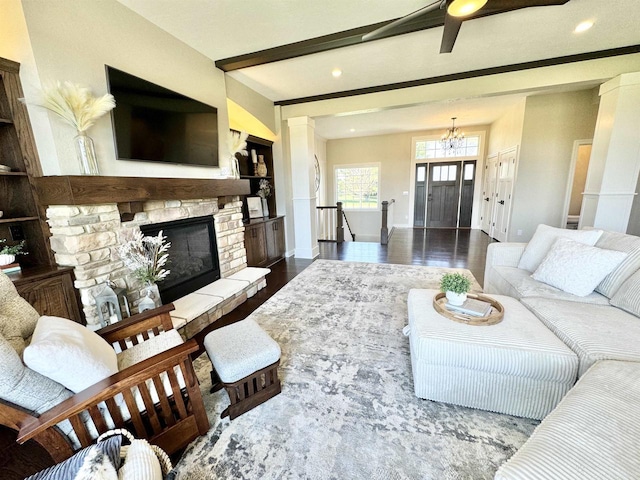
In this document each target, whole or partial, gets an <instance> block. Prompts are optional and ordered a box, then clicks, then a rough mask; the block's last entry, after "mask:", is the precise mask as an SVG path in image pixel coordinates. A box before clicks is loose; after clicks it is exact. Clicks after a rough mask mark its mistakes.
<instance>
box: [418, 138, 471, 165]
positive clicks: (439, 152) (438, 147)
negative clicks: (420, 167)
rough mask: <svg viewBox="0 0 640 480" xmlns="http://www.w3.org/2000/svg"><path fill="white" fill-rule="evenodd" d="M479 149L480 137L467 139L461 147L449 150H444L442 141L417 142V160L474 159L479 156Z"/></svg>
mask: <svg viewBox="0 0 640 480" xmlns="http://www.w3.org/2000/svg"><path fill="white" fill-rule="evenodd" d="M479 148H480V137H479V136H478V135H475V136H470V137H465V138H464V139H463V140H462V143H461V145H460V147H458V148H453V149H449V150H445V149H443V148H442V143H441V142H440V140H418V141H416V160H425V159H430V158H455V157H474V156H477V155H478V150H479Z"/></svg>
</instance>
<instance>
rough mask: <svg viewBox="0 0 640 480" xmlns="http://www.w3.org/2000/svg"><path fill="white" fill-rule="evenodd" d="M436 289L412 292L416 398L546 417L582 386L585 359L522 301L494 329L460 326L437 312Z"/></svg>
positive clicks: (509, 303)
mask: <svg viewBox="0 0 640 480" xmlns="http://www.w3.org/2000/svg"><path fill="white" fill-rule="evenodd" d="M436 293H438V291H437V290H411V291H410V292H409V298H408V307H409V342H410V349H411V367H412V370H413V382H414V388H415V394H416V396H418V397H420V398H426V399H429V400H435V401H438V402H445V403H453V404H456V405H462V406H465V407H472V408H479V409H482V410H489V411H492V412H499V413H506V414H510V415H515V416H518V417H526V418H535V419H542V418H544V417H545V416H546V415H547V414H548V413H549V412H551V410H553V408H554V407H555V406H556V405H557V403H558V402H559V401H560V400H561V399H562V397H564V395H565V394H566V393H567V392H568V391H569V389H570V388H571V387H572V386H573V384H574V383H575V381H576V376H577V372H578V357H577V356H576V354H575V353H573V352H572V351H571V350H570V349H569V348H568V347H566V346H565V344H564V343H562V342H561V341H560V340H559V339H558V338H557V337H556V336H555V335H554V334H553V333H551V331H550V330H548V329H547V328H546V327H545V326H544V325H543V324H542V323H541V322H540V321H539V320H538V319H537V318H536V317H535V315H533V314H532V313H531V312H529V310H527V308H525V307H524V306H523V305H522V304H520V302H518V301H517V300H515V299H513V298H511V297H506V296H503V295H491V296H492V297H493V298H495V299H496V300H498V301H499V302H500V303H502V305H503V306H504V309H505V314H504V319H503V320H502V322H500V323H498V324H496V325H491V326H471V325H465V324H462V323H457V322H454V321H452V320H449V319H448V318H445V317H443V316H442V315H440V314H438V313H437V312H436V311H435V310H434V309H433V306H432V302H433V296H434V295H435V294H436Z"/></svg>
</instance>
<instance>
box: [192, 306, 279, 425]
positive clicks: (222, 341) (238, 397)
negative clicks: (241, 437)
mask: <svg viewBox="0 0 640 480" xmlns="http://www.w3.org/2000/svg"><path fill="white" fill-rule="evenodd" d="M204 347H205V349H206V350H207V354H208V355H209V358H210V359H211V363H212V364H213V370H212V372H211V381H212V384H213V388H212V389H211V390H212V391H216V390H219V389H220V388H222V387H224V388H225V389H226V390H227V393H228V394H229V400H230V402H231V405H230V406H229V408H227V409H225V410H224V411H223V412H222V417H225V416H227V415H229V417H230V418H231V419H232V420H233V419H234V418H235V417H237V416H239V415H242V414H243V413H244V412H246V411H248V410H250V409H251V408H253V407H255V406H257V405H259V404H261V403H262V402H264V401H265V400H267V399H269V398H271V397H273V396H274V395H277V394H278V393H280V380H279V379H278V364H279V363H280V346H279V345H278V343H277V342H275V341H274V340H273V339H272V338H271V337H270V336H269V335H268V334H267V332H265V331H264V330H262V328H260V326H259V325H258V324H257V323H256V322H255V321H254V320H251V319H245V320H242V321H240V322H236V323H233V324H231V325H228V326H226V327H222V328H219V329H218V330H214V331H213V332H211V333H209V334H207V336H206V337H205V338H204Z"/></svg>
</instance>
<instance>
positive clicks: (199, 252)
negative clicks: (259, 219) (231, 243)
mask: <svg viewBox="0 0 640 480" xmlns="http://www.w3.org/2000/svg"><path fill="white" fill-rule="evenodd" d="M140 230H142V233H143V234H144V235H148V236H154V237H155V236H157V235H158V234H159V233H160V232H162V236H164V237H165V238H166V239H167V241H168V242H169V243H170V244H171V247H170V248H169V259H168V262H167V265H166V268H167V269H168V270H169V271H170V272H171V274H170V275H169V276H168V277H167V278H165V279H164V280H163V281H162V282H160V283H159V284H158V287H159V288H160V296H161V297H162V303H165V304H166V303H170V302H173V301H174V300H177V299H178V298H181V297H184V296H185V295H188V294H189V293H192V292H195V291H196V290H198V289H199V288H202V287H204V286H206V285H209V284H210V283H213V282H215V281H216V280H218V279H219V278H220V263H219V262H218V247H217V241H216V233H215V225H214V220H213V216H212V215H205V216H203V217H194V218H185V219H183V220H173V221H170V222H162V223H152V224H150V225H141V226H140Z"/></svg>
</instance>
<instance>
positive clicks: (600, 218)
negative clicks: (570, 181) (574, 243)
mask: <svg viewBox="0 0 640 480" xmlns="http://www.w3.org/2000/svg"><path fill="white" fill-rule="evenodd" d="M638 125H640V72H638V73H626V74H623V75H620V76H618V77H616V78H614V79H612V80H609V81H608V82H606V83H604V84H603V85H602V86H601V87H600V107H599V110H598V120H597V122H596V131H595V133H594V137H593V147H592V150H591V160H590V162H589V171H588V173H587V181H586V185H585V192H584V197H583V202H582V213H581V226H582V225H585V226H587V225H588V226H594V227H598V228H603V229H605V230H613V231H616V232H626V231H627V226H628V223H629V217H630V214H631V207H632V205H633V199H634V196H635V194H636V184H637V181H638V173H639V172H640V127H638Z"/></svg>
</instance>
